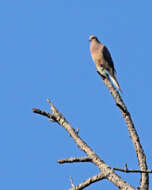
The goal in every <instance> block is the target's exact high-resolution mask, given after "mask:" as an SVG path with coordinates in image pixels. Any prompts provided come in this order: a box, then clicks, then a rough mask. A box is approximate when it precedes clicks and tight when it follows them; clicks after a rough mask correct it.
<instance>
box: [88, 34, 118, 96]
mask: <svg viewBox="0 0 152 190" xmlns="http://www.w3.org/2000/svg"><path fill="white" fill-rule="evenodd" d="M89 41H90V53H91V57H92V59H93V61H94V62H95V64H96V68H97V71H98V72H99V74H101V75H102V76H105V77H106V76H107V75H106V73H107V72H108V74H109V76H110V79H111V81H112V82H113V84H114V85H115V86H116V88H117V89H118V90H119V91H120V92H122V90H121V88H120V85H119V83H118V81H117V78H116V70H115V68H114V63H113V60H112V57H111V54H110V52H109V50H108V48H107V47H106V46H105V45H104V44H102V43H101V42H100V41H99V40H98V38H97V37H96V36H94V35H91V36H90V37H89ZM105 71H106V72H105Z"/></svg>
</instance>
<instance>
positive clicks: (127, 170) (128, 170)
mask: <svg viewBox="0 0 152 190" xmlns="http://www.w3.org/2000/svg"><path fill="white" fill-rule="evenodd" d="M113 169H114V170H117V171H120V172H125V173H152V170H130V169H121V168H113Z"/></svg>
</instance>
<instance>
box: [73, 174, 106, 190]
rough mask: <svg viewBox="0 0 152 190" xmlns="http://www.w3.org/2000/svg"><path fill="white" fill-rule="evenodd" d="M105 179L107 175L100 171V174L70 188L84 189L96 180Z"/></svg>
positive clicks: (74, 189) (75, 189)
mask: <svg viewBox="0 0 152 190" xmlns="http://www.w3.org/2000/svg"><path fill="white" fill-rule="evenodd" d="M103 179H105V176H104V175H103V174H102V173H100V174H98V175H96V176H93V177H90V178H89V179H87V180H85V181H83V182H82V183H80V184H79V185H76V186H74V187H72V188H71V189H69V190H82V189H84V188H86V187H88V186H89V185H91V184H92V183H95V182H97V181H100V180H103ZM72 184H73V182H72ZM72 186H73V185H72Z"/></svg>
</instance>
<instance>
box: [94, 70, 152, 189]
mask: <svg viewBox="0 0 152 190" xmlns="http://www.w3.org/2000/svg"><path fill="white" fill-rule="evenodd" d="M98 74H99V72H98ZM101 79H102V80H103V82H104V84H105V85H106V86H107V88H108V89H109V91H110V93H111V94H112V96H113V98H114V100H115V102H116V105H117V106H118V107H119V108H120V111H121V113H122V116H123V118H124V120H125V122H126V124H127V127H128V131H129V134H130V137H131V139H132V142H133V145H134V148H135V150H136V155H137V158H138V165H139V167H140V170H141V171H146V170H147V163H146V156H145V154H144V150H143V148H142V145H141V143H140V139H139V136H138V134H137V131H136V129H135V127H134V123H133V121H132V118H131V115H130V113H129V112H128V110H127V107H126V105H125V104H124V102H123V100H122V98H121V96H120V94H119V92H118V91H117V90H116V89H115V88H114V87H113V85H112V83H111V82H110V81H109V80H108V78H107V77H105V78H103V76H101ZM148 187H149V176H148V173H141V179H140V188H141V189H144V190H148Z"/></svg>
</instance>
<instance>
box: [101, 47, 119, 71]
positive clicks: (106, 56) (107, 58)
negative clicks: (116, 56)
mask: <svg viewBox="0 0 152 190" xmlns="http://www.w3.org/2000/svg"><path fill="white" fill-rule="evenodd" d="M102 53H103V58H104V59H105V61H106V62H108V64H109V65H110V67H111V68H112V70H113V72H114V73H115V72H116V71H115V68H114V63H113V60H112V57H111V54H110V52H109V50H108V48H107V47H106V46H104V47H103V49H102Z"/></svg>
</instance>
